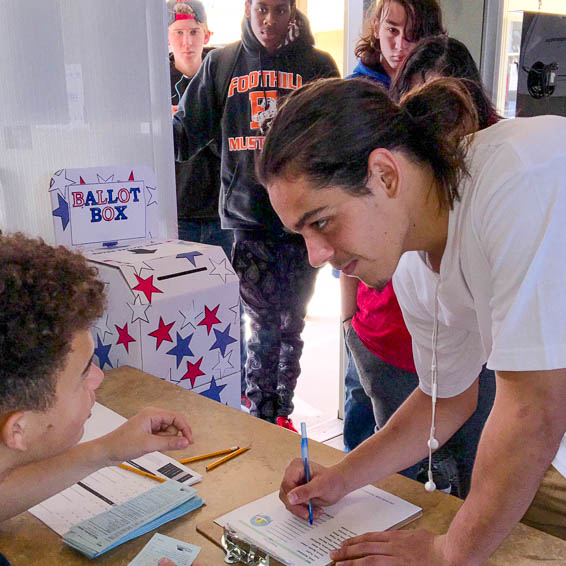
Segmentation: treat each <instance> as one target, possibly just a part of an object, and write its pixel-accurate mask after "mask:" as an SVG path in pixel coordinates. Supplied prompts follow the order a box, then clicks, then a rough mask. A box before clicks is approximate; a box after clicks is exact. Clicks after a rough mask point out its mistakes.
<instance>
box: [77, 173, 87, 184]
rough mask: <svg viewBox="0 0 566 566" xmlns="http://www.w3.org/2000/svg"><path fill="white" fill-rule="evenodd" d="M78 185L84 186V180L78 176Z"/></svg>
mask: <svg viewBox="0 0 566 566" xmlns="http://www.w3.org/2000/svg"><path fill="white" fill-rule="evenodd" d="M79 185H86V183H85V182H84V179H83V178H82V177H81V176H80V175H79Z"/></svg>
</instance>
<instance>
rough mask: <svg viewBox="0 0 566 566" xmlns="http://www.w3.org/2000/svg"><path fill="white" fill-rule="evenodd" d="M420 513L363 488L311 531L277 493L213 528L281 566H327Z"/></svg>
mask: <svg viewBox="0 0 566 566" xmlns="http://www.w3.org/2000/svg"><path fill="white" fill-rule="evenodd" d="M421 512H422V509H421V508H420V507H417V506H416V505H413V504H412V503H409V502H408V501H405V500H403V499H401V498H400V497H397V496H395V495H392V494H391V493H387V492H386V491H383V490H381V489H378V488H377V487H374V486H373V485H368V486H366V487H363V488H361V489H357V490H356V491H353V492H351V493H349V494H348V495H346V496H345V497H344V498H343V499H341V500H340V501H339V502H338V503H335V504H334V505H330V506H329V507H325V508H324V510H323V513H322V514H321V515H320V516H319V517H318V518H317V519H315V521H314V524H312V525H310V524H309V522H308V521H305V520H303V519H300V518H299V517H296V516H295V515H291V513H290V512H289V511H287V509H285V506H284V505H283V503H282V502H281V500H280V499H279V492H278V491H276V492H273V493H271V494H269V495H266V496H265V497H262V498H261V499H256V500H255V501H252V502H251V503H248V504H247V505H244V506H242V507H239V508H238V509H235V510H234V511H231V512H230V513H227V514H226V515H223V516H222V517H219V518H218V519H215V521H214V522H215V523H216V524H218V525H220V526H221V527H225V528H228V529H229V530H230V531H231V532H233V533H234V534H235V535H236V537H238V538H239V539H241V540H243V541H245V542H247V543H251V544H253V545H254V546H256V547H258V548H260V549H261V550H263V551H264V552H266V553H267V554H269V556H271V557H272V558H275V559H276V560H278V561H279V562H281V563H282V564H286V565H289V566H327V565H328V564H331V563H332V561H331V560H330V556H329V555H330V552H331V551H333V550H336V549H338V548H340V545H341V544H342V542H344V541H345V540H346V539H349V538H352V537H355V536H358V535H361V534H363V533H366V532H371V531H385V530H388V529H392V528H399V527H401V526H402V525H405V524H406V523H408V522H409V521H412V520H414V519H416V518H417V517H418V516H419V515H420V514H421ZM204 534H205V535H206V531H205V532H204ZM207 536H208V535H207Z"/></svg>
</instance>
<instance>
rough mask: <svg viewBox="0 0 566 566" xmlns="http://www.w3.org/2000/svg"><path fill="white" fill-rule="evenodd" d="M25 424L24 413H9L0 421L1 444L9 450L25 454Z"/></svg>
mask: <svg viewBox="0 0 566 566" xmlns="http://www.w3.org/2000/svg"><path fill="white" fill-rule="evenodd" d="M26 424H27V412H26V411H15V412H14V413H10V414H9V415H8V416H7V417H6V418H5V419H4V420H2V421H0V438H1V439H2V443H3V444H4V445H5V446H6V447H7V448H10V450H18V451H19V452H25V451H26V450H27V439H26Z"/></svg>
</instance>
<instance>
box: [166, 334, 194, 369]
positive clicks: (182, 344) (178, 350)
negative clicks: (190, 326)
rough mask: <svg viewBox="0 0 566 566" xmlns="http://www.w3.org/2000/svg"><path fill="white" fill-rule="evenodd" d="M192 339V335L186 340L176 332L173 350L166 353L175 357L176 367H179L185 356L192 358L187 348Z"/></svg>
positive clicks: (191, 353)
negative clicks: (175, 342)
mask: <svg viewBox="0 0 566 566" xmlns="http://www.w3.org/2000/svg"><path fill="white" fill-rule="evenodd" d="M192 337H193V335H192V334H189V335H188V336H187V337H186V338H183V337H182V336H181V335H180V334H179V333H178V332H177V344H176V345H175V347H174V348H171V349H170V350H169V351H168V352H167V353H168V354H169V355H170V356H175V357H176V358H177V367H179V365H180V364H181V362H182V361H183V358H184V357H185V356H194V354H193V352H192V351H191V349H190V348H189V344H190V343H191V339H192Z"/></svg>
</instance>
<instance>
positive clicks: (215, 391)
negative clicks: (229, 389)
mask: <svg viewBox="0 0 566 566" xmlns="http://www.w3.org/2000/svg"><path fill="white" fill-rule="evenodd" d="M225 387H226V385H220V387H219V386H218V385H216V380H215V379H214V377H213V378H212V381H211V382H210V387H209V388H208V389H207V390H206V391H202V392H201V395H202V396H203V397H208V398H209V399H212V400H213V401H218V402H219V403H222V401H221V400H220V393H222V391H223V390H224V388H225Z"/></svg>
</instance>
